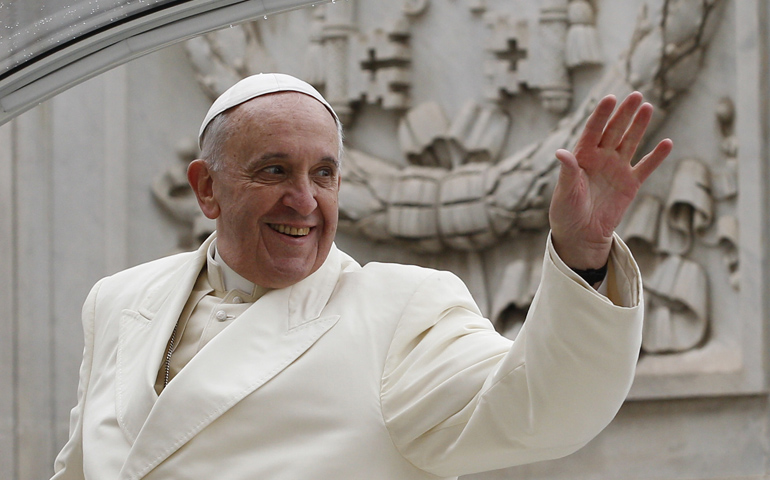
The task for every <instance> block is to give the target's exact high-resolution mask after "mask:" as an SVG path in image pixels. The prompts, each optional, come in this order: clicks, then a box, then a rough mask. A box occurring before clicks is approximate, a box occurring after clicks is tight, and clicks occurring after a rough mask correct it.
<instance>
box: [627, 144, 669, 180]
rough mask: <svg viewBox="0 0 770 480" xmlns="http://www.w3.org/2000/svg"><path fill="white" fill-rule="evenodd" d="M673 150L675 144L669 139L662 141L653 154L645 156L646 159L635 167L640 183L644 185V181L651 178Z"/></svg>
mask: <svg viewBox="0 0 770 480" xmlns="http://www.w3.org/2000/svg"><path fill="white" fill-rule="evenodd" d="M673 148H674V142H672V141H671V140H670V139H668V138H667V139H665V140H661V141H660V143H658V144H657V145H656V146H655V148H654V149H653V150H652V152H650V153H648V154H647V155H645V156H644V158H642V159H641V160H639V163H637V164H636V165H635V166H634V173H635V175H636V178H637V179H638V180H639V183H644V181H645V180H647V177H649V176H650V174H652V172H654V171H655V169H656V168H658V166H660V164H661V163H663V160H665V159H666V157H667V156H668V155H669V154H670V153H671V150H672V149H673Z"/></svg>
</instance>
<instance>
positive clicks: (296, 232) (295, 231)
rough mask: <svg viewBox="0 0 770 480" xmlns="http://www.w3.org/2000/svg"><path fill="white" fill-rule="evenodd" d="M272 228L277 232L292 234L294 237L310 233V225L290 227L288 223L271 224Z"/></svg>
mask: <svg viewBox="0 0 770 480" xmlns="http://www.w3.org/2000/svg"><path fill="white" fill-rule="evenodd" d="M270 228H272V229H273V230H275V231H276V232H279V233H283V234H286V235H291V236H293V237H304V236H305V235H307V234H308V233H310V228H308V227H304V228H296V227H290V226H288V225H270Z"/></svg>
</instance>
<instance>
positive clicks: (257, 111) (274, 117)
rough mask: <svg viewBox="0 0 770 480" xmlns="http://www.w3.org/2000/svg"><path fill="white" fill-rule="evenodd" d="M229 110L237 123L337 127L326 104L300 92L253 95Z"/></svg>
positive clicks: (253, 125) (335, 128) (254, 125)
mask: <svg viewBox="0 0 770 480" xmlns="http://www.w3.org/2000/svg"><path fill="white" fill-rule="evenodd" d="M232 113H233V117H234V120H236V122H237V123H243V124H247V125H248V124H251V125H250V126H251V127H252V128H253V127H258V126H270V125H272V124H274V123H279V122H282V123H294V124H296V125H297V126H298V127H304V128H307V127H308V125H316V126H317V127H318V128H323V127H326V128H332V129H334V130H335V131H336V130H337V123H336V121H335V119H334V116H333V115H332V113H331V112H329V110H328V109H327V108H326V106H324V105H323V104H322V103H321V102H319V101H318V100H316V99H314V98H313V97H311V96H309V95H305V94H304V93H299V92H291V91H290V92H276V93H271V94H268V95H263V96H260V97H256V98H252V99H251V100H249V101H247V102H244V103H242V104H241V105H238V106H237V107H235V108H234V109H233V112H232Z"/></svg>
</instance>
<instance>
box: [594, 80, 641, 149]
mask: <svg viewBox="0 0 770 480" xmlns="http://www.w3.org/2000/svg"><path fill="white" fill-rule="evenodd" d="M642 99H643V97H642V94H641V93H639V92H633V93H631V94H630V95H629V96H627V97H626V99H625V100H623V103H621V104H620V106H619V107H618V110H617V111H616V112H615V114H614V115H613V116H612V118H610V120H609V122H608V123H607V128H605V129H604V135H602V139H601V141H600V142H599V146H600V147H603V148H611V149H613V150H614V149H616V148H617V147H618V145H620V141H621V140H622V138H623V135H624V134H625V133H626V129H628V126H629V124H630V123H631V120H632V119H633V118H634V115H635V114H636V111H637V110H638V109H639V106H640V105H641V104H642Z"/></svg>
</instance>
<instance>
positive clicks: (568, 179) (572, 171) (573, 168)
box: [556, 148, 580, 186]
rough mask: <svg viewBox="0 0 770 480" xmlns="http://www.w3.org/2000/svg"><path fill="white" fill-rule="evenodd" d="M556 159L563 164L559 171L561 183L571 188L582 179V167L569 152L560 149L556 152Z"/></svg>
mask: <svg viewBox="0 0 770 480" xmlns="http://www.w3.org/2000/svg"><path fill="white" fill-rule="evenodd" d="M556 159H557V160H558V161H559V162H561V170H559V183H562V184H564V186H570V185H572V184H573V183H574V182H576V181H578V179H579V178H580V165H579V164H578V161H577V158H575V155H573V154H572V152H570V151H569V150H565V149H563V148H560V149H558V150H556Z"/></svg>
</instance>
